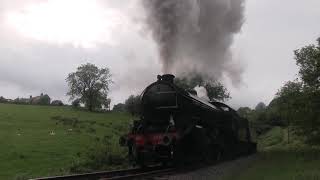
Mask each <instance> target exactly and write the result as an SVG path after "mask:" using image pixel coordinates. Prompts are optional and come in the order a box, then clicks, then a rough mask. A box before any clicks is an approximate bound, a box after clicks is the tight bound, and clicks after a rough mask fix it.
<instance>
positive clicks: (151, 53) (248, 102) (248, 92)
mask: <svg viewBox="0 0 320 180" xmlns="http://www.w3.org/2000/svg"><path fill="white" fill-rule="evenodd" d="M318 7H320V1H319V0H305V1H299V0H282V1H278V0H259V1H258V0H247V1H246V3H245V23H244V25H243V27H242V29H241V32H240V33H239V34H237V35H236V36H235V39H234V43H233V45H232V56H233V59H234V62H235V63H237V64H239V66H242V69H243V73H242V81H241V84H239V85H237V86H235V85H233V84H232V83H231V82H230V80H228V79H227V78H224V79H222V82H223V83H224V84H225V85H226V87H227V88H228V89H229V91H230V94H231V97H232V99H230V100H229V101H228V102H227V104H230V105H231V106H232V107H234V108H238V107H242V106H248V107H251V108H253V107H255V105H256V104H257V103H258V102H264V103H266V104H268V103H269V102H270V101H271V100H272V98H273V97H274V95H275V93H276V92H277V90H278V89H279V88H280V87H281V86H282V85H283V84H284V83H285V82H286V81H289V80H293V79H295V78H296V77H297V72H298V68H297V66H296V64H295V60H294V54H293V50H295V49H298V48H301V47H303V46H305V45H308V44H313V43H315V40H316V39H317V37H320V23H318V21H319V19H320V10H319V8H318ZM143 18H144V11H143V8H142V7H141V5H140V3H139V0H131V1H128V0H109V1H103V0H25V1H19V0H0V96H4V97H7V98H12V99H14V98H16V97H29V96H30V95H33V96H36V95H39V94H40V93H46V94H49V96H50V97H51V98H52V99H53V100H54V99H60V100H63V101H64V102H66V103H68V102H69V98H68V97H67V96H66V93H67V91H68V87H67V83H66V81H65V79H66V77H67V75H68V73H71V72H74V71H75V70H76V68H77V67H78V66H79V65H81V64H84V63H87V62H90V63H93V64H96V65H97V66H99V67H108V68H109V69H110V70H111V73H112V74H113V80H114V84H113V85H112V86H111V90H110V97H111V99H112V104H115V103H119V102H123V101H124V100H125V99H126V98H127V97H128V96H129V95H130V94H139V93H141V92H142V90H143V89H144V88H145V87H146V86H147V85H148V84H150V83H151V82H153V81H155V80H156V75H157V74H161V73H162V72H161V65H160V60H159V54H158V51H157V46H156V43H155V42H154V40H153V38H152V37H151V33H150V31H149V30H148V29H147V28H146V27H145V25H144V23H143Z"/></svg>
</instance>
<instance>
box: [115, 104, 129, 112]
mask: <svg viewBox="0 0 320 180" xmlns="http://www.w3.org/2000/svg"><path fill="white" fill-rule="evenodd" d="M125 110H126V107H125V104H123V103H118V104H116V105H114V106H113V109H112V111H115V112H124V111H125Z"/></svg>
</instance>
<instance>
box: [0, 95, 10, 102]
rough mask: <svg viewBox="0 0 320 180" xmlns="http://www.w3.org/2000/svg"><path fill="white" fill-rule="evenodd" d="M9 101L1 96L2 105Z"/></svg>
mask: <svg viewBox="0 0 320 180" xmlns="http://www.w3.org/2000/svg"><path fill="white" fill-rule="evenodd" d="M7 102H8V100H7V99H6V98H4V97H3V96H0V103H7Z"/></svg>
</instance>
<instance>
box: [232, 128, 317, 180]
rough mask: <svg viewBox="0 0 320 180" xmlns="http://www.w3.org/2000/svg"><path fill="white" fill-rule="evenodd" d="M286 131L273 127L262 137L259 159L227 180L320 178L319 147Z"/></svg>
mask: <svg viewBox="0 0 320 180" xmlns="http://www.w3.org/2000/svg"><path fill="white" fill-rule="evenodd" d="M290 136H292V137H291V140H290V143H288V141H287V129H282V128H280V127H274V128H273V129H271V130H270V131H269V132H267V133H266V134H264V135H262V136H260V137H259V141H258V142H259V145H258V147H259V153H258V155H257V156H258V158H257V160H256V161H254V162H253V163H252V164H251V165H250V166H249V168H247V169H245V170H244V171H242V172H241V173H240V174H236V175H234V176H231V177H230V178H227V179H239V180H269V179H272V180H278V179H279V180H316V179H320V148H319V147H317V146H313V147H311V146H308V145H306V144H304V143H303V140H302V138H301V137H297V136H293V135H290Z"/></svg>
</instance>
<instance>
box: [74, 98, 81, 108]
mask: <svg viewBox="0 0 320 180" xmlns="http://www.w3.org/2000/svg"><path fill="white" fill-rule="evenodd" d="M72 106H73V107H75V108H78V107H80V99H75V100H73V101H72Z"/></svg>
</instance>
